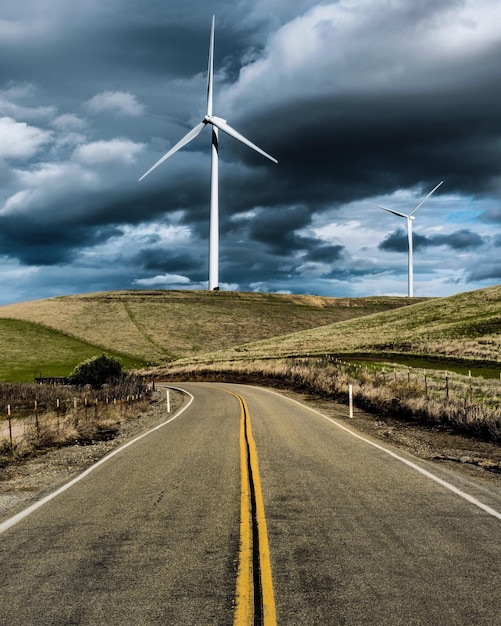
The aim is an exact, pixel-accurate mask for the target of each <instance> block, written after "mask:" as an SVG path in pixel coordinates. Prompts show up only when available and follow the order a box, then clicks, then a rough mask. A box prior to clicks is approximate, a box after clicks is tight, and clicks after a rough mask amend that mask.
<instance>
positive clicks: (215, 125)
mask: <svg viewBox="0 0 501 626" xmlns="http://www.w3.org/2000/svg"><path fill="white" fill-rule="evenodd" d="M215 21H216V19H215V16H214V15H213V16H212V29H211V35H210V45H209V65H208V70H207V109H206V113H205V116H204V118H203V120H202V121H201V122H200V123H199V124H197V125H196V126H195V127H194V128H193V129H192V130H190V132H189V133H187V134H186V135H185V136H184V137H183V138H182V139H181V140H180V141H178V143H177V144H176V145H175V146H173V147H172V148H171V149H170V150H169V151H168V152H167V153H166V154H164V155H163V157H162V158H161V159H159V160H158V161H157V162H156V163H155V165H153V166H152V167H150V169H149V170H148V171H147V172H146V173H145V174H143V175H142V176H141V178H140V179H139V180H140V181H141V180H143V178H145V177H146V176H148V174H149V173H150V172H152V171H153V170H154V169H155V168H156V167H158V166H159V165H160V164H161V163H163V162H164V161H165V160H166V159H168V158H169V157H170V156H172V155H173V154H174V153H175V152H177V151H178V150H180V149H181V148H182V147H184V146H185V145H186V144H187V143H189V142H190V141H192V140H193V139H195V137H197V136H198V135H199V134H200V133H201V132H202V130H203V129H204V128H205V127H206V126H208V125H210V126H211V129H212V151H211V177H210V181H211V192H210V217H209V289H210V290H212V289H219V189H218V187H219V183H218V179H219V177H218V165H219V164H218V154H219V143H218V131H219V130H222V131H223V132H224V133H226V134H227V135H230V137H233V138H234V139H237V141H240V142H241V143H243V144H245V145H246V146H249V148H252V149H253V150H255V151H256V152H259V153H260V154H262V155H263V156H265V157H266V158H268V159H270V160H271V161H273V162H274V163H278V161H277V159H275V158H274V157H272V156H271V155H269V154H268V153H267V152H265V151H264V150H261V148H259V147H258V146H256V145H255V144H253V143H252V142H251V141H249V140H248V139H246V138H245V137H244V136H243V135H241V134H240V133H238V132H237V131H236V130H235V129H234V128H232V127H231V126H230V125H229V124H227V123H226V120H224V119H222V118H221V117H216V116H215V115H213V114H212V100H213V98H212V94H213V76H214V26H215Z"/></svg>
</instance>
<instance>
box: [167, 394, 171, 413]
mask: <svg viewBox="0 0 501 626" xmlns="http://www.w3.org/2000/svg"><path fill="white" fill-rule="evenodd" d="M167 413H170V389H167Z"/></svg>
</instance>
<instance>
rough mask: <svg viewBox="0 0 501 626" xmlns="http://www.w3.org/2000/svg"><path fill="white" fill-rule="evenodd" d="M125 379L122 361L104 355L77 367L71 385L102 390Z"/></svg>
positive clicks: (71, 378)
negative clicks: (87, 386)
mask: <svg viewBox="0 0 501 626" xmlns="http://www.w3.org/2000/svg"><path fill="white" fill-rule="evenodd" d="M123 377H124V371H123V367H122V364H121V363H120V361H119V360H118V359H115V358H114V357H110V356H107V355H106V354H102V355H101V356H96V357H93V358H91V359H87V360H86V361H83V362H82V363H80V364H79V365H77V366H76V367H75V369H74V370H73V372H72V373H71V375H70V383H71V384H72V385H78V386H83V385H90V386H91V387H92V388H93V389H100V388H101V387H102V386H103V385H106V384H110V383H111V384H116V383H118V382H119V381H120V380H121V379H122V378H123Z"/></svg>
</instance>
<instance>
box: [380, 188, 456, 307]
mask: <svg viewBox="0 0 501 626" xmlns="http://www.w3.org/2000/svg"><path fill="white" fill-rule="evenodd" d="M443 182H444V181H443V180H442V181H440V182H439V183H438V185H437V186H436V187H434V188H433V189H432V190H431V191H430V193H429V194H428V195H426V196H425V197H424V198H423V199H422V200H421V202H420V203H419V204H417V205H416V206H415V207H414V208H413V209H412V211H411V212H410V213H409V214H407V215H406V214H405V213H399V212H398V211H394V210H392V209H387V208H386V207H384V206H379V204H375V205H374V206H375V207H377V208H378V209H383V211H388V213H393V215H397V216H398V217H405V219H406V220H407V240H408V242H409V259H408V264H409V269H408V291H407V294H408V296H409V298H412V297H413V295H414V275H413V269H412V220H413V219H415V218H414V213H415V212H416V211H417V210H418V209H419V207H420V206H421V205H422V204H424V203H425V202H426V200H428V198H429V197H430V196H431V194H432V193H435V191H436V190H437V189H438V188H439V187H440V185H442V184H443Z"/></svg>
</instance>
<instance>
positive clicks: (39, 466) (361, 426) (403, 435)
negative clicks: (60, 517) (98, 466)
mask: <svg viewBox="0 0 501 626" xmlns="http://www.w3.org/2000/svg"><path fill="white" fill-rule="evenodd" d="M280 392H281V393H283V394H284V395H287V396H289V397H291V398H294V399H296V400H299V401H301V402H303V403H305V404H307V405H309V406H311V407H312V408H315V409H316V410H318V411H321V412H322V413H325V414H326V415H329V416H331V417H334V418H336V419H338V420H340V421H343V422H345V423H346V425H347V426H349V427H350V428H353V429H354V430H357V431H358V432H360V433H364V434H367V435H370V436H372V437H374V438H376V439H380V440H382V441H385V442H387V443H390V444H392V445H394V446H395V447H397V448H400V449H403V450H406V451H408V452H410V453H412V454H414V455H415V456H417V457H418V458H422V459H426V460H428V461H432V462H435V463H437V464H441V465H447V466H448V467H452V468H454V469H455V470H456V471H458V472H463V473H465V474H467V475H468V476H470V477H473V478H475V479H477V480H479V481H481V482H484V483H489V484H495V485H497V486H499V487H501V446H499V445H498V444H494V443H488V442H485V441H479V440H476V439H472V438H469V437H465V436H462V435H458V434H455V433H452V432H449V431H448V430H445V429H443V428H440V427H438V426H426V425H422V424H416V423H413V422H408V421H406V422H404V421H399V420H395V419H391V418H388V417H385V418H381V417H380V416H375V415H371V414H369V413H365V412H364V411H360V410H357V409H355V411H354V417H353V418H352V419H350V418H349V417H348V408H347V407H346V406H345V405H342V404H337V403H336V402H333V401H329V400H325V399H319V398H314V397H312V396H306V395H304V394H300V393H297V392H294V391H287V390H283V389H282V390H281V391H280ZM183 401H184V396H183V395H182V394H178V393H171V407H172V412H174V411H175V410H177V409H178V408H179V407H180V406H181V405H182V403H183ZM166 417H167V413H166V403H165V395H164V392H162V391H157V392H156V394H155V396H154V399H153V401H152V402H151V403H150V405H149V407H148V410H147V411H145V412H144V413H143V414H141V415H139V416H138V417H137V418H135V419H130V420H127V421H126V422H123V423H122V424H120V430H119V434H118V436H117V437H115V438H114V439H112V440H109V441H100V442H97V443H94V444H92V445H74V446H67V447H64V448H59V449H55V450H48V451H46V452H45V453H42V454H41V455H39V456H37V457H35V458H31V459H27V460H25V461H23V462H22V463H19V464H13V465H10V466H8V467H5V468H3V469H0V520H2V519H6V518H7V517H9V516H11V515H13V514H15V513H16V512H18V511H19V510H22V509H24V508H25V507H26V506H29V504H31V503H32V502H34V501H36V500H38V499H40V498H41V497H43V496H44V495H46V494H47V493H50V492H52V491H54V490H55V489H57V487H59V486H60V485H62V484H64V483H66V482H68V481H69V480H71V479H72V478H74V477H75V476H77V475H78V474H79V473H81V472H82V471H84V470H85V469H86V468H88V467H89V466H90V465H92V464H93V463H95V462H96V461H98V460H99V459H100V458H102V457H103V456H104V455H106V454H107V453H108V452H110V451H111V450H113V449H115V448H117V447H118V446H119V445H121V444H123V443H124V442H126V441H127V440H129V439H131V438H132V437H135V436H136V435H138V434H139V433H141V432H145V431H147V430H148V429H150V428H153V427H154V426H156V425H158V424H160V423H161V422H163V421H164V420H165V419H166Z"/></svg>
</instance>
